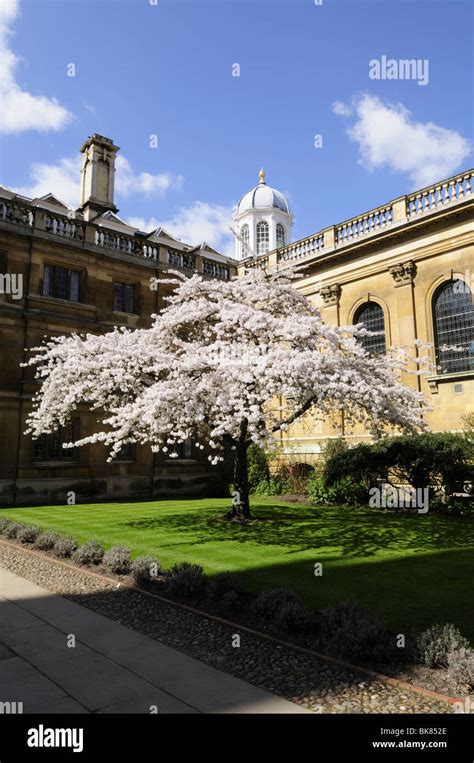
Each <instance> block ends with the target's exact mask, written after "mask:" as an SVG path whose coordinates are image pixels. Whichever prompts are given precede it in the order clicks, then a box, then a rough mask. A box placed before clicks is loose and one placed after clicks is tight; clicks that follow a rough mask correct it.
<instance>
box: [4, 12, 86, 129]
mask: <svg viewBox="0 0 474 763" xmlns="http://www.w3.org/2000/svg"><path fill="white" fill-rule="evenodd" d="M18 14H19V2H18V0H1V2H0V101H1V110H0V132H3V133H18V132H24V131H25V130H39V131H40V132H47V131H48V130H56V131H57V130H61V129H62V128H63V127H64V126H65V125H66V124H68V123H69V122H70V121H71V119H72V114H71V113H70V112H69V111H68V110H67V109H65V108H64V107H63V106H61V105H60V104H59V103H58V101H57V100H56V98H47V97H46V96H43V95H32V94H31V93H28V92H27V91H26V90H22V89H21V87H20V86H19V85H18V84H17V82H16V80H15V69H16V68H17V65H18V63H19V62H20V59H19V58H18V56H16V55H15V54H14V53H13V51H12V50H10V45H9V43H10V37H11V35H12V30H11V26H12V24H13V23H14V21H15V20H16V18H17V16H18Z"/></svg>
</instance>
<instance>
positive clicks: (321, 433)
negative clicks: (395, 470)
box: [0, 134, 474, 505]
mask: <svg viewBox="0 0 474 763" xmlns="http://www.w3.org/2000/svg"><path fill="white" fill-rule="evenodd" d="M118 150H119V149H118V147H117V146H115V145H114V143H113V141H112V140H110V139H109V138H105V137H103V136H100V135H97V134H94V135H92V136H91V137H90V138H88V140H86V141H85V143H84V144H83V146H82V147H81V152H82V154H83V167H82V172H81V198H80V206H79V207H78V208H77V209H69V208H68V207H67V206H66V205H64V204H63V203H62V202H61V201H60V200H59V199H57V198H56V197H55V196H54V195H53V193H54V189H51V191H52V193H50V194H47V195H45V196H43V197H41V198H39V199H29V198H25V197H22V196H19V195H18V194H16V193H14V192H12V191H10V190H8V189H6V188H2V187H0V278H1V282H0V283H1V288H0V359H1V364H0V427H1V432H2V437H1V440H0V504H3V505H11V504H15V503H16V504H22V503H23V504H30V503H48V502H58V503H65V498H66V493H67V491H70V490H72V491H74V492H75V493H76V495H77V499H78V500H84V499H85V498H94V499H103V498H121V497H127V496H136V497H145V498H146V497H151V496H155V495H163V494H181V493H183V492H184V493H185V492H189V493H191V492H192V493H197V492H199V491H204V490H206V491H208V490H209V489H212V485H213V484H215V483H216V480H217V479H218V474H217V473H216V471H215V470H213V469H212V468H211V467H210V466H209V463H208V461H207V459H206V456H205V455H204V456H202V455H200V454H199V453H196V452H195V451H194V450H193V447H192V444H191V443H187V444H185V445H184V446H183V447H182V449H181V453H180V458H178V459H172V460H171V459H166V458H165V457H164V456H163V455H161V454H158V455H155V456H154V455H153V454H152V453H151V450H150V448H149V447H145V446H142V445H138V444H137V445H136V446H130V447H128V448H127V449H126V450H124V451H123V452H122V453H121V454H120V456H119V457H117V458H116V459H115V460H114V461H113V462H112V463H107V450H106V448H105V447H104V446H102V445H100V444H97V445H94V446H92V447H91V446H89V447H84V448H79V449H72V450H71V449H63V448H62V447H61V444H62V442H66V441H69V440H70V439H71V438H72V436H74V437H75V438H76V437H77V436H79V434H80V436H86V435H87V434H89V433H90V432H91V431H92V427H93V426H94V416H93V415H91V414H90V413H88V412H87V411H86V410H82V411H79V413H78V416H76V417H75V419H74V420H73V422H72V423H71V425H70V427H68V428H67V429H65V430H64V431H59V432H58V433H56V434H55V435H48V436H43V437H42V438H40V439H39V440H37V441H32V440H31V438H30V437H29V436H25V435H24V434H23V433H24V431H25V428H26V425H25V421H26V418H27V415H28V412H29V410H30V407H31V398H32V396H33V394H34V392H35V390H36V389H37V383H36V382H35V380H34V379H33V372H32V369H30V368H22V367H21V365H20V364H21V363H22V362H23V361H24V360H25V359H26V357H27V352H26V351H25V348H31V347H35V346H38V345H39V344H40V343H41V341H42V339H43V337H45V336H53V335H60V334H64V333H67V332H71V331H77V332H86V331H90V332H96V331H97V332H102V331H110V330H111V329H112V328H113V326H117V325H118V326H127V327H129V328H135V327H138V328H146V327H147V326H149V325H150V315H151V314H152V313H155V312H157V311H159V310H160V309H161V307H162V306H163V298H164V296H165V295H166V291H165V287H164V285H160V286H159V288H158V290H153V289H150V278H154V279H157V278H160V277H161V276H162V274H163V272H164V271H166V270H167V269H168V268H170V267H171V268H173V269H179V270H182V271H183V273H193V272H195V271H197V272H199V273H202V274H203V275H204V276H205V277H209V278H220V279H229V278H232V277H234V276H235V275H238V274H241V273H243V272H245V270H246V269H247V268H253V267H258V268H264V269H266V270H267V269H268V270H269V269H279V268H283V267H287V266H288V265H289V264H298V266H299V267H300V268H301V279H300V280H298V281H297V282H295V286H296V288H299V289H301V290H302V291H303V292H304V293H305V294H306V295H307V296H308V297H309V298H310V299H311V300H312V301H314V303H315V304H317V305H318V306H319V307H320V308H321V311H322V315H323V318H324V319H325V320H326V321H327V322H328V323H330V324H335V325H344V324H347V323H354V322H362V323H364V324H365V325H366V326H367V327H368V328H371V329H375V330H378V331H382V332H383V333H382V334H380V336H377V337H373V338H371V344H370V346H369V347H368V349H370V350H371V351H372V352H384V351H385V350H386V348H388V347H389V346H391V345H410V344H411V343H412V342H413V340H415V339H421V340H422V341H424V342H430V343H432V344H433V350H432V354H433V359H435V358H436V363H437V366H438V371H437V372H436V373H434V374H433V375H431V376H430V377H428V378H423V379H415V378H414V377H408V379H407V383H411V384H413V383H414V384H417V385H419V388H420V389H422V390H423V392H424V393H425V395H426V397H427V398H428V399H429V401H430V403H431V405H432V407H433V410H432V412H431V414H430V415H429V419H428V421H429V426H430V427H431V428H432V429H433V430H454V431H456V430H459V429H460V428H461V426H462V421H461V416H462V415H463V414H464V413H466V412H467V411H468V410H472V409H473V390H474V386H473V384H474V313H473V307H472V294H471V288H472V282H473V273H474V256H473V254H474V225H473V218H472V208H473V196H472V192H471V185H470V183H471V179H472V175H473V173H472V172H471V171H469V172H464V173H461V174H459V175H456V176H455V177H452V178H449V179H448V180H445V181H442V182H439V183H437V184H435V185H433V186H431V187H429V188H425V189H422V190H420V191H418V192H416V193H412V194H409V195H407V196H402V197H400V198H397V199H394V200H393V201H391V202H388V203H387V204H384V205H383V206H380V207H378V208H377V209H373V210H370V211H369V212H367V213H365V214H362V215H360V214H359V215H357V216H356V217H354V218H352V219H350V220H347V221H345V222H343V223H340V224H337V225H334V226H331V227H329V228H326V229H324V230H322V231H319V232H317V233H314V234H312V235H310V236H308V237H306V238H304V239H301V240H299V241H296V242H293V243H291V224H292V215H291V212H290V209H289V207H288V203H287V201H286V199H285V197H284V196H283V194H281V193H280V192H279V191H276V190H275V189H273V188H270V187H269V186H267V184H266V182H265V174H264V173H263V171H261V173H260V182H259V184H258V186H256V187H255V188H253V189H251V191H249V192H248V193H247V194H245V195H244V196H243V197H242V199H241V201H240V202H239V204H238V206H237V208H236V212H235V217H234V231H235V234H236V258H235V259H230V258H228V257H225V256H224V255H222V254H221V253H219V252H217V251H215V250H214V249H213V248H211V247H210V246H208V245H207V244H206V243H201V244H199V245H197V246H192V245H189V244H185V243H183V242H182V241H179V240H177V239H176V238H174V237H173V236H172V235H170V234H169V233H168V232H167V231H165V230H163V229H162V228H159V229H157V230H154V231H152V232H151V233H143V232H142V231H140V230H137V229H136V228H133V227H132V226H130V225H128V224H127V223H125V222H124V221H123V220H121V219H120V217H118V215H117V212H118V210H117V208H116V206H115V204H114V174H115V157H116V153H117V151H118ZM453 344H460V345H461V346H462V349H461V351H457V352H455V351H453V350H443V346H444V345H453ZM341 435H344V436H346V437H350V438H353V441H356V440H357V439H361V438H363V437H365V436H366V435H365V434H364V433H363V432H356V433H353V434H349V433H348V432H346V430H345V426H344V420H343V418H342V417H341V419H340V421H338V422H337V423H336V425H334V426H332V425H331V426H328V425H327V424H325V423H321V422H316V421H312V420H311V419H308V418H307V419H306V420H305V421H303V422H300V423H299V424H298V425H295V426H294V427H293V428H292V429H291V430H289V431H287V432H285V434H284V435H282V436H281V449H282V452H283V454H285V456H287V457H288V458H291V459H296V460H299V461H312V460H315V459H317V457H318V454H319V453H320V451H321V448H322V446H323V444H324V443H325V442H326V441H327V439H328V438H330V437H338V436H341Z"/></svg>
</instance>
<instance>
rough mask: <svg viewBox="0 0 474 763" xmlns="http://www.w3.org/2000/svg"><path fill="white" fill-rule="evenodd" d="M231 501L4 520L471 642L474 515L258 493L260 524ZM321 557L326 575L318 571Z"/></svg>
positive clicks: (26, 514)
mask: <svg viewBox="0 0 474 763" xmlns="http://www.w3.org/2000/svg"><path fill="white" fill-rule="evenodd" d="M228 505H229V501H228V499H176V500H160V501H153V502H134V503H131V502H121V503H98V504H80V505H77V506H61V507H58V506H42V507H34V508H21V509H3V510H1V511H0V516H1V517H8V518H12V519H16V520H17V521H21V522H25V523H26V524H36V525H39V526H41V527H43V528H51V529H54V530H58V531H59V532H61V533H63V534H67V535H73V536H74V537H75V538H76V539H77V540H78V541H79V542H83V541H85V540H88V539H90V538H93V539H95V540H98V541H99V542H101V543H103V544H104V545H105V546H106V547H110V546H112V545H116V544H120V545H125V546H128V547H129V548H130V549H131V550H132V554H133V556H137V555H141V554H152V555H154V556H157V557H158V558H159V559H160V560H161V562H162V563H163V565H164V567H165V568H167V567H170V566H171V565H172V564H174V563H175V562H179V561H183V560H186V561H189V562H195V563H198V564H201V565H202V566H203V567H204V569H205V571H206V572H207V573H208V574H210V575H212V574H215V573H217V572H221V571H232V572H236V573H237V574H238V575H239V578H240V582H241V584H242V585H243V586H244V587H245V588H247V589H248V590H252V591H259V590H261V589H263V588H273V587H277V586H278V587H280V586H282V587H285V588H291V589H293V590H294V591H296V592H297V593H298V594H299V595H300V596H301V598H302V599H303V601H304V602H305V603H306V604H307V605H309V606H312V607H315V608H319V607H323V606H327V605H330V604H334V603H335V602H337V601H343V600H349V599H357V600H359V601H360V602H361V603H363V604H364V605H366V606H367V607H369V608H370V609H372V610H373V611H375V612H377V613H378V614H379V615H380V616H381V617H382V618H383V619H384V621H385V622H386V623H387V625H389V626H390V627H391V628H393V629H395V630H396V632H397V633H407V632H409V631H412V630H414V631H417V630H420V629H422V628H425V627H427V626H429V625H432V624H433V623H435V622H440V621H441V622H454V623H455V624H456V625H457V626H458V627H459V628H460V629H461V631H462V632H463V633H464V635H466V636H467V637H468V638H470V639H471V641H473V642H474V618H473V617H472V605H473V593H472V592H473V580H474V554H473V551H474V521H473V520H472V519H469V518H465V517H443V516H436V515H430V514H425V515H419V514H391V513H388V512H382V511H377V510H371V509H362V508H361V509H347V508H340V507H319V508H315V507H306V506H301V505H293V504H285V503H275V502H274V501H273V500H272V499H271V498H260V497H258V498H257V497H256V498H254V500H253V505H252V511H253V514H254V516H255V517H258V518H259V519H261V520H262V521H259V522H255V523H252V524H249V525H244V526H242V525H235V524H233V523H229V522H226V521H223V520H222V519H221V518H220V517H221V515H222V513H223V511H224V509H227V508H228ZM317 562H321V563H322V565H323V574H322V576H316V575H315V574H314V565H315V563H317Z"/></svg>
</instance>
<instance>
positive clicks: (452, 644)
mask: <svg viewBox="0 0 474 763" xmlns="http://www.w3.org/2000/svg"><path fill="white" fill-rule="evenodd" d="M416 645H417V649H418V657H419V659H420V661H421V662H423V663H424V664H425V665H428V667H430V668H445V667H447V665H448V656H449V654H450V653H451V652H456V651H457V650H459V649H468V648H469V642H468V641H467V639H465V638H464V636H462V635H461V633H460V632H459V630H458V629H457V628H456V626H455V625H453V624H452V623H444V624H442V623H437V624H436V625H432V626H431V628H427V629H426V630H425V631H423V632H422V633H420V634H419V636H418V638H417V640H416Z"/></svg>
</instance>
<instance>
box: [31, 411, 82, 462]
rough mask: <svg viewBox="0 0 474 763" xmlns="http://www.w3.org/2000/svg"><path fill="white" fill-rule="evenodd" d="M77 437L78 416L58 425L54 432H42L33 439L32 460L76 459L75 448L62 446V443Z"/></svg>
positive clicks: (76, 451) (72, 440) (76, 452)
mask: <svg viewBox="0 0 474 763" xmlns="http://www.w3.org/2000/svg"><path fill="white" fill-rule="evenodd" d="M78 438H79V418H74V419H72V421H71V423H70V424H67V425H66V426H64V427H59V429H57V430H56V432H52V433H51V434H42V435H40V436H39V437H38V439H37V440H34V441H33V460H34V461H76V460H77V454H78V449H77V448H63V443H65V442H74V441H75V440H77V439H78Z"/></svg>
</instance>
